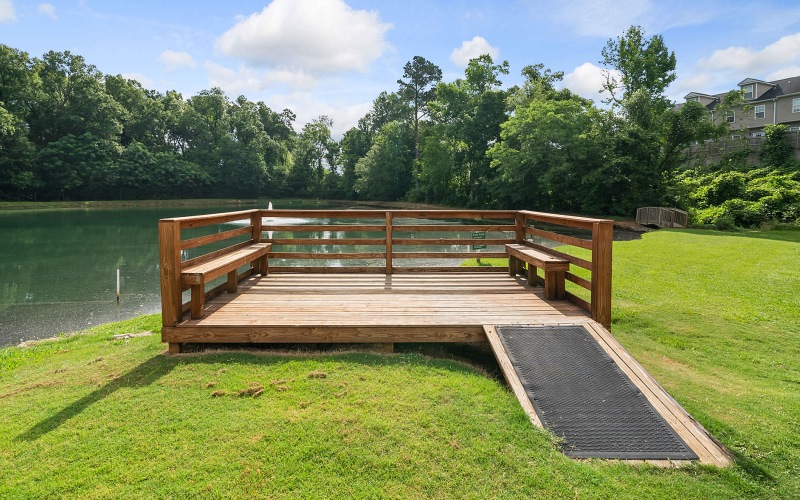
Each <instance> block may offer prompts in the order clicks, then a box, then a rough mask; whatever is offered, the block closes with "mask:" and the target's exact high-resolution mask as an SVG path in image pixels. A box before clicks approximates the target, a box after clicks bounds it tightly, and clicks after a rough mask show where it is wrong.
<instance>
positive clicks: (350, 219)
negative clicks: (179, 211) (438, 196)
mask: <svg viewBox="0 0 800 500" xmlns="http://www.w3.org/2000/svg"><path fill="white" fill-rule="evenodd" d="M231 224H235V225H237V226H239V227H236V228H233V229H232V228H230V225H231ZM207 226H217V227H216V228H210V229H212V230H213V229H216V231H217V232H212V233H211V234H203V235H199V236H198V235H191V236H192V237H187V238H185V239H184V238H183V237H182V234H181V233H182V231H195V230H196V228H201V227H207ZM612 227H613V223H612V221H609V220H601V219H589V218H584V217H572V216H564V215H555V214H546V213H539V212H528V211H514V210H246V211H241V212H231V213H224V214H211V215H200V216H193V217H180V218H173V219H162V220H161V221H159V241H160V259H161V300H162V316H163V321H164V325H175V324H177V322H179V321H180V320H181V318H182V316H183V313H184V312H185V311H186V310H187V309H188V303H185V304H184V303H183V301H182V292H183V291H184V290H185V287H183V286H182V285H181V279H180V272H181V269H182V268H186V267H188V266H190V265H193V264H198V263H200V262H203V259H206V260H207V259H212V258H214V257H216V256H218V255H220V254H221V253H224V252H227V251H232V250H235V249H236V248H239V247H243V246H246V245H249V244H251V243H254V242H256V243H257V242H266V243H272V251H271V252H270V254H269V261H270V266H269V272H270V273H281V272H297V273H375V272H380V273H385V274H387V275H390V274H392V273H402V272H454V271H457V272H507V271H508V267H507V266H475V267H460V266H454V265H452V263H446V262H445V265H433V264H431V263H430V262H431V261H436V260H440V261H441V260H445V259H457V260H463V259H469V258H479V259H480V258H505V257H506V253H505V251H504V248H503V246H502V245H503V244H505V243H522V244H526V245H529V246H531V247H533V248H538V249H541V250H544V251H546V252H548V253H551V254H553V255H555V256H559V257H562V258H564V259H566V260H568V261H569V262H570V265H571V266H576V267H579V268H583V269H585V270H587V271H588V273H589V274H590V275H591V278H590V279H587V278H586V277H581V276H579V275H578V274H575V273H572V272H568V273H567V277H566V279H567V280H568V281H569V282H571V283H574V284H575V285H576V286H577V287H579V288H583V289H585V290H587V292H586V293H584V295H586V294H587V293H588V300H586V299H585V298H582V297H580V295H579V294H575V293H571V292H570V291H569V290H568V292H567V297H568V298H569V299H570V300H571V301H573V302H574V303H576V304H578V305H580V306H581V307H583V308H585V309H586V310H587V311H590V312H591V314H592V318H593V319H595V320H597V321H598V322H600V323H602V324H603V325H605V326H606V327H608V326H610V322H611V245H612ZM558 228H562V229H563V228H568V230H572V231H574V230H578V231H584V232H585V233H586V237H579V236H583V235H579V236H575V235H570V234H562V233H559V232H558V231H559V229H558ZM465 232H467V233H470V234H469V236H465V235H464V233H465ZM476 237H480V238H479V239H478V238H476ZM229 240H230V241H229ZM548 241H549V242H550V244H549V245H547V244H545V243H547V242H548ZM228 243H232V244H230V245H228V246H226V247H223V248H219V247H220V246H221V245H223V244H228ZM207 245H213V246H212V247H211V250H210V251H207V253H200V254H198V255H196V256H193V257H192V256H190V253H189V252H193V253H197V252H198V251H199V250H198V249H200V248H202V247H205V246H207ZM412 245H413V246H427V247H432V248H434V249H433V250H421V251H420V250H416V251H415V250H414V249H409V248H408V247H409V246H412ZM552 246H559V249H558V250H555V249H553V248H552ZM562 246H564V247H565V248H561V247H562ZM459 247H460V248H459ZM566 247H577V248H579V249H582V250H581V251H582V252H583V254H584V255H582V256H578V255H573V253H580V252H581V251H579V252H570V251H569V249H568V248H566ZM409 259H424V260H425V261H426V263H425V264H424V265H420V264H418V263H417V264H414V265H409V264H408V263H407V262H406V261H408V260H409ZM334 260H335V261H337V262H336V265H323V264H321V263H320V262H319V261H322V263H328V262H332V261H334ZM309 261H311V262H309ZM313 261H318V262H313ZM353 261H355V263H352V262H353ZM347 262H350V264H347V265H345V263H347ZM448 264H450V265H448ZM571 270H572V269H571ZM583 274H587V273H583ZM249 276H250V271H249V270H246V271H243V272H242V273H241V274H240V275H239V279H244V278H247V277H249ZM224 289H225V284H224V283H223V284H221V285H220V286H217V287H216V288H213V289H212V290H210V291H209V292H208V293H207V295H208V296H211V295H215V294H217V293H221V291H222V290H224ZM576 291H577V290H576Z"/></svg>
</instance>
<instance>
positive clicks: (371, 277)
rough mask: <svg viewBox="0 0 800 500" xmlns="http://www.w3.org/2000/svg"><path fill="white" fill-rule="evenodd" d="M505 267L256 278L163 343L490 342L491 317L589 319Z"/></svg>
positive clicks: (496, 321)
mask: <svg viewBox="0 0 800 500" xmlns="http://www.w3.org/2000/svg"><path fill="white" fill-rule="evenodd" d="M542 293H543V289H542V288H541V287H530V286H529V285H528V284H527V281H526V279H525V278H523V277H516V278H511V277H509V276H508V275H506V274H501V273H474V272H472V273H466V272H465V273H409V274H393V275H388V276H387V275H383V274H300V273H298V274H291V273H277V274H270V275H269V276H267V277H264V278H262V277H250V278H248V279H246V280H244V281H243V282H241V283H240V285H239V292H238V293H235V294H228V293H223V294H221V295H218V296H216V297H215V298H213V299H211V300H209V301H208V303H207V304H206V310H205V317H203V318H201V319H197V320H193V319H185V320H183V321H181V322H179V323H178V324H177V325H176V326H175V327H168V328H165V329H164V332H163V339H164V341H165V342H261V343H271V342H485V341H486V335H485V333H484V329H483V327H484V325H511V324H584V323H586V322H589V321H591V319H590V318H589V317H588V315H587V312H586V311H585V310H584V309H581V308H580V307H578V306H577V305H575V304H573V303H572V302H569V301H566V300H562V301H546V300H545V299H544V298H543V296H542Z"/></svg>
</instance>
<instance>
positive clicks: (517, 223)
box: [514, 212, 526, 245]
mask: <svg viewBox="0 0 800 500" xmlns="http://www.w3.org/2000/svg"><path fill="white" fill-rule="evenodd" d="M525 225H526V224H525V214H523V213H520V212H517V213H516V214H514V240H515V241H516V242H517V244H520V245H521V244H523V243H525Z"/></svg>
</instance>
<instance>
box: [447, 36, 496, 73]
mask: <svg viewBox="0 0 800 500" xmlns="http://www.w3.org/2000/svg"><path fill="white" fill-rule="evenodd" d="M483 54H489V55H490V56H492V59H496V58H497V56H499V55H500V49H498V48H497V47H492V46H491V45H489V42H487V41H486V39H485V38H483V37H482V36H476V37H474V38H473V39H472V40H465V41H463V42H461V47H459V48H457V49H453V52H452V53H450V60H451V61H453V62H454V63H455V64H457V65H458V66H461V67H466V66H467V65H468V64H469V61H470V59H475V58H476V57H479V56H482V55H483Z"/></svg>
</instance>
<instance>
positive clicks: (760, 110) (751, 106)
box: [685, 76, 800, 138]
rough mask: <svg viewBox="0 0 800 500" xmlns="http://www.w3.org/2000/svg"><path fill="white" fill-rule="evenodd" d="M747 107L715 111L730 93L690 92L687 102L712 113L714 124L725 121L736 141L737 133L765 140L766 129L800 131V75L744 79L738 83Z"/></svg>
mask: <svg viewBox="0 0 800 500" xmlns="http://www.w3.org/2000/svg"><path fill="white" fill-rule="evenodd" d="M739 88H740V89H741V91H742V94H743V97H744V100H745V103H746V105H745V107H743V108H734V109H731V110H727V111H722V110H720V109H716V108H717V107H718V105H719V104H720V103H721V102H722V99H723V98H724V97H725V95H726V94H727V93H723V94H714V95H710V94H702V93H700V92H691V93H689V94H687V95H686V97H685V99H686V101H687V102H689V101H697V102H698V103H700V104H702V105H703V106H705V107H706V108H708V110H709V111H710V112H711V117H712V119H713V120H714V121H716V122H719V121H721V120H726V121H728V123H730V124H731V129H732V130H733V131H734V132H733V133H734V134H735V135H734V138H738V137H736V135H738V134H747V136H749V137H763V136H764V126H766V125H777V124H784V125H786V126H787V127H788V128H789V131H790V132H798V131H800V76H795V77H792V78H784V79H783V80H775V81H773V82H765V81H763V80H757V79H755V78H745V79H744V80H742V81H741V82H739Z"/></svg>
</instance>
